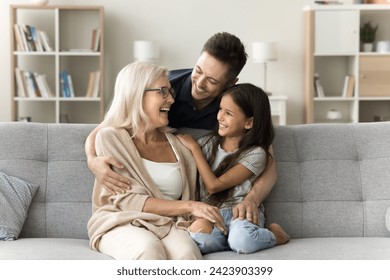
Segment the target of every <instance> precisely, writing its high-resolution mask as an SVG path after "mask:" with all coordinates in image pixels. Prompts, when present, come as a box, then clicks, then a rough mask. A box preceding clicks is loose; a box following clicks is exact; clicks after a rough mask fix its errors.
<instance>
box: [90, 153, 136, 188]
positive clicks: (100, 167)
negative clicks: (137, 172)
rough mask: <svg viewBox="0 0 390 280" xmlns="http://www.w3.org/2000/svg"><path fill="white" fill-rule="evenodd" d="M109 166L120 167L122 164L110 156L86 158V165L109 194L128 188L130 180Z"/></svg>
mask: <svg viewBox="0 0 390 280" xmlns="http://www.w3.org/2000/svg"><path fill="white" fill-rule="evenodd" d="M111 166H115V167H116V168H119V169H122V168H123V165H122V164H121V163H120V162H119V161H117V160H116V159H114V158H112V157H105V156H101V157H90V158H88V167H89V169H90V170H91V171H92V173H93V174H94V175H95V177H96V179H97V180H98V181H99V183H100V184H102V185H103V186H104V187H105V188H106V190H107V191H109V192H110V193H111V194H116V193H124V192H125V190H128V189H130V181H129V180H128V179H127V178H126V177H124V176H122V175H120V174H118V173H116V172H114V171H113V170H112V169H111Z"/></svg>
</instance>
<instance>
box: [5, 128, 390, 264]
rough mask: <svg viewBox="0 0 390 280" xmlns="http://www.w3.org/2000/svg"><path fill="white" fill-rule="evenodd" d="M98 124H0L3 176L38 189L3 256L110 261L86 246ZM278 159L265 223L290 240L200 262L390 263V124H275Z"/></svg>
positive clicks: (216, 255) (275, 144)
mask: <svg viewBox="0 0 390 280" xmlns="http://www.w3.org/2000/svg"><path fill="white" fill-rule="evenodd" d="M94 126H95V125H85V124H37V123H0V171H2V172H4V173H6V174H8V175H10V176H14V177H17V178H20V179H23V180H25V181H27V182H30V183H33V184H37V185H39V189H38V191H37V192H36V194H35V196H34V198H33V201H32V203H31V205H30V207H29V210H28V215H27V219H26V221H25V223H24V225H23V229H22V231H21V234H20V236H19V239H18V240H15V241H0V259H72V260H75V259H91V260H92V259H110V257H108V256H105V255H103V254H100V253H97V252H93V251H91V250H90V249H89V247H88V235H87V228H86V224H87V221H88V219H89V217H90V214H91V195H92V186H93V180H94V178H93V175H92V174H91V173H90V171H89V170H88V168H87V164H86V159H85V154H84V141H85V139H86V137H87V135H88V134H89V132H90V131H91V130H92V129H93V128H94ZM274 153H275V158H276V163H277V169H278V180H277V183H276V186H275V188H274V189H273V191H272V193H271V195H270V196H269V198H268V199H267V201H266V202H265V207H266V211H267V212H266V215H267V221H268V223H269V222H278V223H280V224H281V225H282V226H283V228H284V229H285V230H286V231H287V232H288V233H289V235H290V237H291V241H290V242H289V243H287V244H286V245H284V246H276V247H274V248H271V249H267V250H264V251H260V252H257V253H255V254H249V255H238V254H236V253H233V252H219V253H213V254H208V255H205V256H204V258H205V259H220V260H221V259H287V260H289V259H296V260H299V259H314V260H319V259H336V260H339V259H348V260H351V259H388V260H389V259H390V238H389V237H390V232H389V231H388V230H387V229H386V220H385V216H386V211H387V209H388V208H389V207H390V172H389V170H390V123H389V122H382V123H360V124H315V125H294V126H292V125H291V126H277V127H276V138H275V142H274ZM1 215H2V214H1Z"/></svg>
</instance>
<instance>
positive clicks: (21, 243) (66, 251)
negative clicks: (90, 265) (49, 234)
mask: <svg viewBox="0 0 390 280" xmlns="http://www.w3.org/2000/svg"><path fill="white" fill-rule="evenodd" d="M0 260H112V258H111V257H109V256H107V255H105V254H102V253H99V252H96V251H92V250H91V249H90V248H89V240H86V239H75V238H22V237H21V238H19V239H18V240H17V241H15V242H1V243H0Z"/></svg>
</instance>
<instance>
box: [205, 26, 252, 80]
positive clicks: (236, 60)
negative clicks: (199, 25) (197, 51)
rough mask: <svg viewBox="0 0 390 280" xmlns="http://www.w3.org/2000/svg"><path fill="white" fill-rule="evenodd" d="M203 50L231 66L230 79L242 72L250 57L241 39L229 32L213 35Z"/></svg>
mask: <svg viewBox="0 0 390 280" xmlns="http://www.w3.org/2000/svg"><path fill="white" fill-rule="evenodd" d="M202 52H207V53H208V54H210V55H212V56H213V57H215V58H216V59H217V60H218V61H220V62H222V63H224V64H227V65H228V66H229V72H228V79H233V78H236V77H237V76H238V75H239V74H240V72H241V70H242V68H244V65H245V63H246V60H247V57H248V55H247V53H246V52H245V46H244V44H243V43H242V42H241V40H240V39H239V38H238V37H236V36H234V35H232V34H230V33H227V32H220V33H216V34H214V35H213V36H211V37H210V38H209V39H208V40H207V41H206V43H205V44H204V46H203V49H202Z"/></svg>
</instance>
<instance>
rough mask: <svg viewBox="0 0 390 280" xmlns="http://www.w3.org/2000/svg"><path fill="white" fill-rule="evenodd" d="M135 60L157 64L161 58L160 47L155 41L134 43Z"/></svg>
mask: <svg viewBox="0 0 390 280" xmlns="http://www.w3.org/2000/svg"><path fill="white" fill-rule="evenodd" d="M133 55H134V60H135V61H146V62H156V61H157V60H158V58H159V46H158V44H157V43H156V42H153V41H134V52H133Z"/></svg>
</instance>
